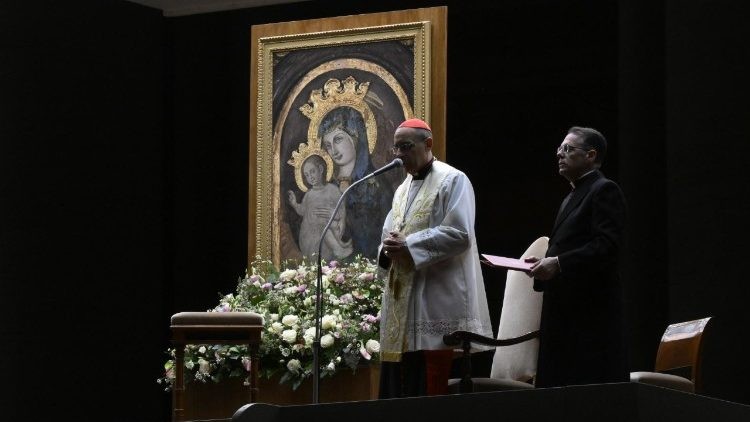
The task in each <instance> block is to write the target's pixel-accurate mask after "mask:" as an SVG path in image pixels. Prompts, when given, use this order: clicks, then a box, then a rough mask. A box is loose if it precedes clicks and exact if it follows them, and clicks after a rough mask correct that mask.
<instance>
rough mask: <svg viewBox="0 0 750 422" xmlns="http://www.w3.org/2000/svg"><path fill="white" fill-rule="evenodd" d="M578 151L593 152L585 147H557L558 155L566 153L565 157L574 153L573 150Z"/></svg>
mask: <svg viewBox="0 0 750 422" xmlns="http://www.w3.org/2000/svg"><path fill="white" fill-rule="evenodd" d="M576 149H580V150H581V151H591V149H587V148H584V147H576V146H573V145H570V144H562V145H560V146H559V147H557V153H558V154H559V153H561V152H563V153H565V155H568V154H570V153H571V152H573V150H576Z"/></svg>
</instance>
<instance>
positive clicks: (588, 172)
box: [570, 169, 596, 189]
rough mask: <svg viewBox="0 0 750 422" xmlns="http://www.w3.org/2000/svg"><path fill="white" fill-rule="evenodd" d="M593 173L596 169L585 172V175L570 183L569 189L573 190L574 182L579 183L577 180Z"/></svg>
mask: <svg viewBox="0 0 750 422" xmlns="http://www.w3.org/2000/svg"><path fill="white" fill-rule="evenodd" d="M595 171H596V169H593V170H589V171H587V172H586V173H583V174H582V175H580V176H578V179H576V180H575V181H574V182H570V187H571V188H572V189H575V188H576V184H575V182H577V181H579V180H581V179H583V178H584V177H586V176H588V175H589V174H591V173H593V172H595Z"/></svg>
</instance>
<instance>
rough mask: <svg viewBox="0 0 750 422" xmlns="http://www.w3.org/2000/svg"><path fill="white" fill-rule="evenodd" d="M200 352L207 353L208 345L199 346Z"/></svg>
mask: <svg viewBox="0 0 750 422" xmlns="http://www.w3.org/2000/svg"><path fill="white" fill-rule="evenodd" d="M198 353H200V354H206V346H201V347H199V348H198Z"/></svg>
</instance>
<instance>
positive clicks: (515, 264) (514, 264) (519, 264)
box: [480, 253, 534, 272]
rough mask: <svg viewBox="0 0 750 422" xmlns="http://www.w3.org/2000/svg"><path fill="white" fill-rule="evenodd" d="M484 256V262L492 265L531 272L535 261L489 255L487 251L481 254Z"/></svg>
mask: <svg viewBox="0 0 750 422" xmlns="http://www.w3.org/2000/svg"><path fill="white" fill-rule="evenodd" d="M480 255H481V256H482V258H483V260H482V262H483V263H485V264H487V265H489V266H490V267H499V268H507V269H509V270H516V271H524V272H529V271H530V270H531V266H532V265H533V264H534V263H533V262H524V261H523V260H522V259H516V258H507V257H504V256H495V255H488V254H486V253H483V254H480Z"/></svg>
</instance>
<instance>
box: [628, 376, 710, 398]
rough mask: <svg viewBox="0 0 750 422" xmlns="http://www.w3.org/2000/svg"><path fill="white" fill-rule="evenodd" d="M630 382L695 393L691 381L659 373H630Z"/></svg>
mask: <svg viewBox="0 0 750 422" xmlns="http://www.w3.org/2000/svg"><path fill="white" fill-rule="evenodd" d="M630 381H631V382H640V383H643V384H651V385H658V386H659V387H665V388H671V389H673V390H680V391H684V392H686V393H694V392H695V385H693V382H692V381H690V380H689V379H687V378H684V377H679V376H677V375H671V374H662V373H659V372H631V373H630Z"/></svg>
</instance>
